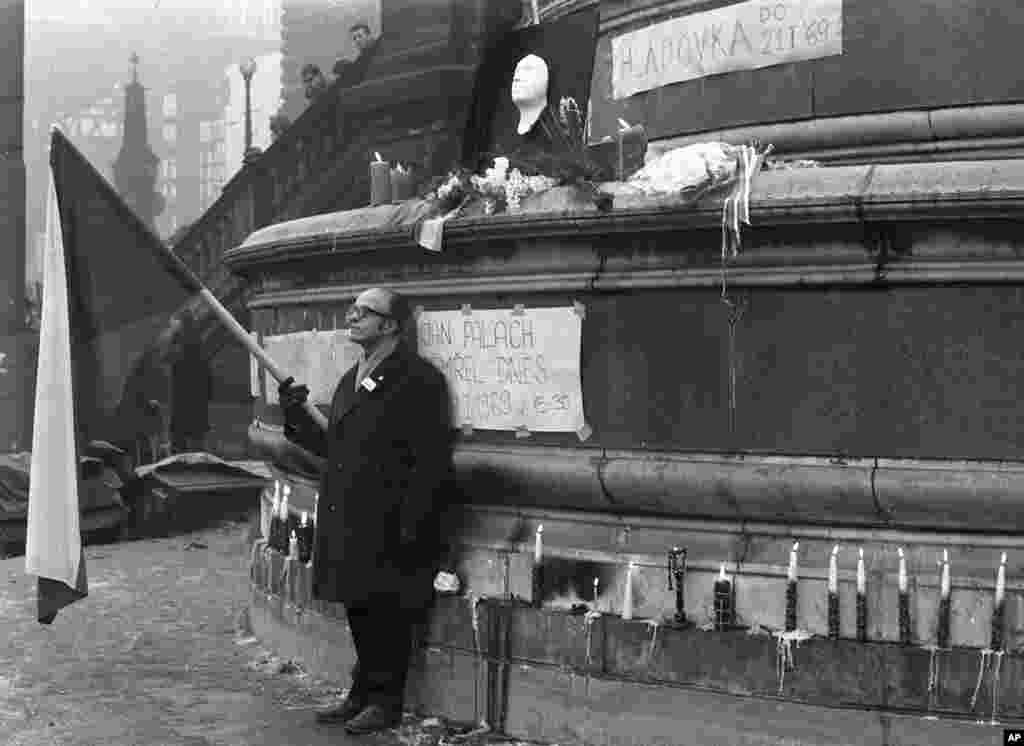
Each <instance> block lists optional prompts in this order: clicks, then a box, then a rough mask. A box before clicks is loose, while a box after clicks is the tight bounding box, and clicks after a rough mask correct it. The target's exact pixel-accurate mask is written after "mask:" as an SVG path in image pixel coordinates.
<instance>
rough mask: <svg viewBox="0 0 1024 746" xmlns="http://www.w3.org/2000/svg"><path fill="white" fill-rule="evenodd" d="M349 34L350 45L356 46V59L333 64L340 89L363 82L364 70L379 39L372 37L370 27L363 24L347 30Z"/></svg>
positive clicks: (375, 49)
mask: <svg viewBox="0 0 1024 746" xmlns="http://www.w3.org/2000/svg"><path fill="white" fill-rule="evenodd" d="M349 32H350V33H351V34H352V43H353V44H355V46H356V50H357V55H356V58H355V59H354V60H338V61H337V62H335V63H334V74H335V75H337V76H338V80H339V81H340V83H339V84H340V85H341V87H342V88H351V87H352V86H357V85H359V84H360V83H362V82H363V79H364V78H365V77H366V70H367V68H368V67H369V66H370V62H371V61H372V60H373V55H374V54H375V53H376V51H377V46H378V44H379V43H380V38H379V37H374V36H373V34H372V33H371V32H370V27H369V26H367V25H366V24H365V23H357V24H355V25H354V26H352V28H350V29H349Z"/></svg>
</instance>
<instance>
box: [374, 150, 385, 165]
mask: <svg viewBox="0 0 1024 746" xmlns="http://www.w3.org/2000/svg"><path fill="white" fill-rule="evenodd" d="M373 156H374V158H376V159H377V163H383V162H384V159H383V158H381V157H380V153H378V152H377V151H376V150H375V151H373Z"/></svg>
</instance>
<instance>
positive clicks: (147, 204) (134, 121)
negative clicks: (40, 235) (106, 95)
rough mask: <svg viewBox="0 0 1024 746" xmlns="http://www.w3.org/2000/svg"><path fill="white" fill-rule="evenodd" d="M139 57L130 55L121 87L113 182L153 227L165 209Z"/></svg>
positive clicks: (128, 202)
mask: <svg viewBox="0 0 1024 746" xmlns="http://www.w3.org/2000/svg"><path fill="white" fill-rule="evenodd" d="M138 61H139V58H138V56H137V55H133V56H132V64H133V65H134V66H135V69H134V70H133V71H132V82H131V83H129V84H128V85H126V86H125V89H124V135H123V137H122V138H121V149H120V151H118V154H117V158H116V160H115V161H114V186H115V187H116V188H117V192H118V194H120V195H121V198H122V199H124V201H125V204H126V205H128V206H129V207H130V208H132V210H134V211H135V214H136V215H138V216H139V218H140V219H141V220H142V222H144V223H145V224H146V225H148V226H149V227H150V228H155V223H154V221H155V219H156V216H157V215H159V214H160V213H162V212H163V211H164V200H163V198H162V196H161V195H160V194H159V193H158V192H157V191H156V170H157V166H158V164H159V163H160V159H159V158H158V157H157V155H156V153H154V152H153V149H152V148H150V147H149V135H148V133H147V132H146V130H147V121H148V120H147V119H146V92H145V89H144V88H143V87H142V84H141V83H139V77H138Z"/></svg>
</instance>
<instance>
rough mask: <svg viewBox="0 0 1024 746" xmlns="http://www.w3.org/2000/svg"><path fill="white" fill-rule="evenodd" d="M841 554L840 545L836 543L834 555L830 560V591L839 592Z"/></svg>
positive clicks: (833, 550) (833, 548) (833, 549)
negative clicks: (839, 557)
mask: <svg viewBox="0 0 1024 746" xmlns="http://www.w3.org/2000/svg"><path fill="white" fill-rule="evenodd" d="M838 556H839V545H838V544H836V545H835V546H834V547H832V556H831V557H829V560H828V592H829V593H838V592H839V567H838V562H839V559H838Z"/></svg>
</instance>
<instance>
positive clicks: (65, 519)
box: [25, 181, 88, 624]
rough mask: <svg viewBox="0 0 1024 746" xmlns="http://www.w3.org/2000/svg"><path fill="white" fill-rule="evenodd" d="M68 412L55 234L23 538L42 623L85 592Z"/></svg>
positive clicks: (65, 328) (46, 268) (67, 342)
mask: <svg viewBox="0 0 1024 746" xmlns="http://www.w3.org/2000/svg"><path fill="white" fill-rule="evenodd" d="M50 189H51V190H52V189H53V182H52V181H51V182H50ZM74 410H75V408H74V394H73V387H72V375H71V335H70V331H69V318H68V292H67V277H66V272H65V265H64V250H63V246H62V242H61V241H60V239H59V237H57V239H56V240H53V241H50V242H49V245H48V246H47V247H46V250H45V255H44V256H43V312H42V319H41V321H40V325H39V363H38V371H37V378H36V403H35V420H34V422H35V426H34V428H33V430H32V464H31V467H30V469H29V491H28V528H27V532H26V538H25V571H26V572H27V573H29V574H32V575H36V576H38V578H39V594H38V599H39V604H38V618H39V621H40V622H42V623H43V624H50V623H51V622H53V620H54V618H55V617H56V616H57V611H58V610H59V609H61V608H63V607H64V606H67V605H68V604H70V603H72V602H74V601H77V600H78V599H80V598H84V597H85V596H86V595H87V594H88V586H87V582H86V576H85V556H84V554H83V552H82V542H81V536H80V534H79V530H78V468H77V465H78V454H77V448H76V444H75V415H74Z"/></svg>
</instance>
